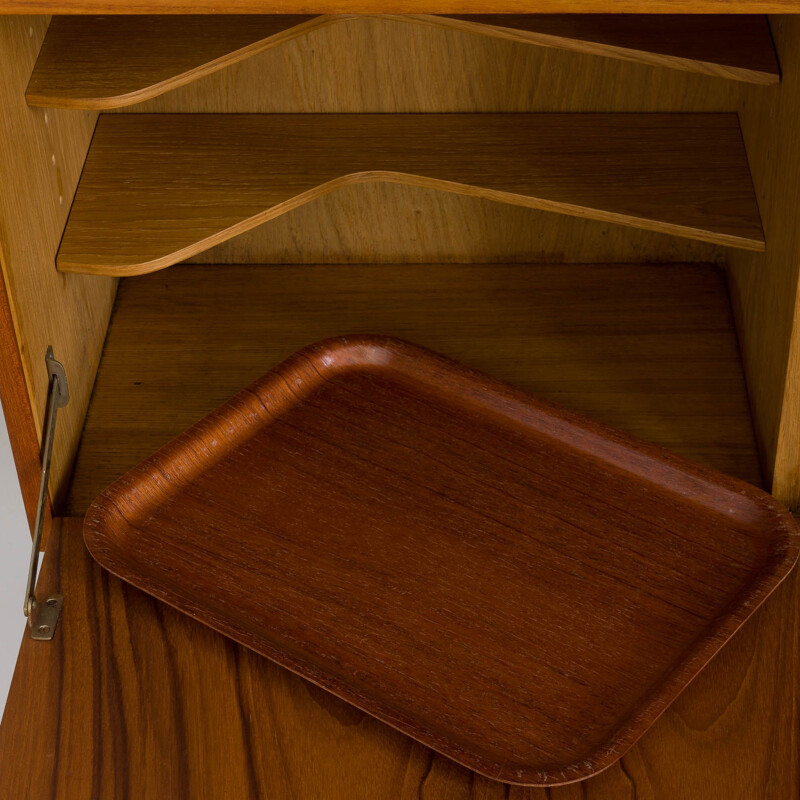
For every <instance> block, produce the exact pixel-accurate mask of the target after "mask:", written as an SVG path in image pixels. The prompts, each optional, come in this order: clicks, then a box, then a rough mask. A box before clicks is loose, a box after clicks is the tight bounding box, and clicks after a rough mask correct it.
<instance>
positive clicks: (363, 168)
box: [56, 114, 765, 276]
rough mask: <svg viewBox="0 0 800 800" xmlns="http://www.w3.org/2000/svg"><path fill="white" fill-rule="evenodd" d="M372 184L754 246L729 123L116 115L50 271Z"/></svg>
mask: <svg viewBox="0 0 800 800" xmlns="http://www.w3.org/2000/svg"><path fill="white" fill-rule="evenodd" d="M383 182H389V183H400V184H404V185H411V186H421V187H424V188H428V189H436V190H437V191H439V190H440V191H446V192H453V193H456V194H461V195H465V196H467V197H481V198H485V199H488V200H494V201H498V202H505V203H509V204H512V205H518V206H525V207H528V208H537V209H540V210H543V211H550V212H554V213H560V214H566V215H568V216H573V217H583V218H587V219H594V220H602V221H606V222H613V223H618V224H621V225H628V226H631V227H634V228H639V229H644V230H652V231H658V232H661V233H669V234H673V235H677V236H684V237H687V238H689V239H696V240H699V241H706V242H711V243H714V244H722V245H728V246H732V247H742V248H744V249H746V250H755V251H760V250H763V249H764V246H765V245H764V237H763V232H762V230H761V221H760V217H759V213H758V205H757V203H756V198H755V194H754V192H753V186H752V182H751V179H750V173H749V170H748V166H747V156H746V153H745V150H744V145H743V143H742V137H741V132H740V130H739V123H738V120H737V118H736V116H735V115H733V114H392V115H388V114H357V115H355V114H279V115H272V114H264V115H261V114H244V115H230V114H224V115H223V114H202V115H201V114H192V115H173V114H125V115H102V116H101V117H100V120H99V121H98V124H97V130H96V131H95V136H94V139H93V140H92V146H91V148H90V150H89V155H88V157H87V160H86V165H85V167H84V171H83V174H82V176H81V182H80V184H79V186H78V191H77V193H76V195H75V200H74V202H73V205H72V210H71V212H70V216H69V220H68V221H67V227H66V230H65V231H64V237H63V239H62V242H61V247H60V249H59V253H58V256H57V259H56V263H57V266H58V268H59V269H60V270H62V271H67V272H84V273H95V274H106V275H116V276H123V275H138V274H142V273H146V272H153V271H155V270H158V269H162V268H164V267H168V266H171V265H172V264H175V263H178V262H179V261H182V260H184V259H186V258H189V257H191V256H194V255H197V254H198V253H201V252H203V251H205V250H208V249H209V248H211V247H213V246H214V245H217V244H220V243H221V242H224V241H227V240H229V239H232V238H233V237H234V236H237V235H238V234H242V233H245V232H247V231H249V230H252V229H253V228H255V227H257V226H259V225H262V224H263V223H265V222H267V221H269V220H270V219H274V218H275V217H278V216H280V215H282V214H284V213H286V212H288V211H291V210H292V209H293V208H297V207H298V206H301V205H305V204H306V203H309V202H311V201H312V200H314V199H316V198H318V197H321V196H323V195H327V194H329V193H331V192H334V191H335V190H336V189H339V188H342V187H346V186H356V185H360V184H364V183H383ZM420 213H424V210H422V211H421V212H420Z"/></svg>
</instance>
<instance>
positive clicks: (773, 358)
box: [729, 16, 800, 508]
mask: <svg viewBox="0 0 800 800" xmlns="http://www.w3.org/2000/svg"><path fill="white" fill-rule="evenodd" d="M772 28H773V33H774V36H775V43H776V46H777V48H778V53H779V56H780V59H781V66H782V71H783V81H782V83H781V84H780V86H777V87H763V89H764V90H763V91H760V92H752V93H747V94H746V95H745V97H744V98H743V101H742V103H741V108H740V112H739V116H740V121H741V126H742V133H743V136H744V139H745V144H746V146H747V153H748V159H749V162H750V169H751V172H752V175H753V181H754V185H755V188H756V193H757V197H758V202H759V205H760V211H761V217H762V222H763V225H764V233H765V236H766V239H767V250H766V253H764V254H763V255H760V256H758V257H756V258H752V257H750V255H749V254H746V253H734V252H733V251H730V252H729V266H730V269H729V281H730V288H731V295H732V298H733V301H734V310H735V312H736V316H737V327H738V331H739V340H740V344H741V349H742V357H743V362H744V367H745V373H746V376H747V380H748V390H749V394H750V403H751V407H752V412H753V420H754V424H755V427H756V431H757V433H758V437H759V444H760V448H761V455H762V461H763V464H764V467H765V474H766V477H767V480H768V484H767V485H770V483H771V486H772V491H773V493H774V494H775V495H776V496H777V497H778V498H779V499H781V500H782V501H783V502H785V503H786V504H787V505H789V506H790V507H793V508H797V507H798V504H800V324H798V322H796V321H795V320H796V317H797V315H798V313H800V312H799V311H798V305H797V289H798V271H799V270H800V18H798V17H788V16H787V17H780V18H773V19H772ZM790 356H791V360H790Z"/></svg>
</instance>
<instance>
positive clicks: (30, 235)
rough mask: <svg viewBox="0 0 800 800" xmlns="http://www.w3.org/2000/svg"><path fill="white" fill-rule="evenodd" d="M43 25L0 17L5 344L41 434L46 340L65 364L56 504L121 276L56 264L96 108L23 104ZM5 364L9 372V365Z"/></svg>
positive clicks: (12, 399) (26, 441) (18, 420)
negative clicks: (66, 395)
mask: <svg viewBox="0 0 800 800" xmlns="http://www.w3.org/2000/svg"><path fill="white" fill-rule="evenodd" d="M47 24H48V19H47V18H46V17H27V18H24V17H0V109H2V113H0V247H2V251H3V257H4V258H3V262H2V268H3V277H4V279H5V286H6V289H7V292H8V300H9V312H10V316H11V319H12V321H13V329H14V331H15V333H16V342H8V341H4V342H3V345H2V351H3V352H5V351H6V350H9V351H10V352H11V351H12V350H13V348H14V347H16V348H17V349H18V354H19V356H21V361H22V369H23V372H24V377H25V382H26V384H27V391H28V398H29V404H30V406H31V408H32V410H33V422H32V424H33V425H34V426H35V428H36V432H37V437H40V435H41V430H40V428H41V420H42V418H43V416H44V407H45V400H46V397H47V388H48V378H47V372H46V369H45V366H44V354H45V351H46V349H47V345H48V344H51V345H52V346H53V350H54V352H55V356H56V358H58V359H59V360H60V361H62V362H63V364H64V366H65V367H66V370H67V374H68V377H69V382H70V393H71V399H70V403H69V405H68V406H67V407H66V408H64V409H63V410H62V411H61V412H60V413H59V419H58V431H57V435H56V442H55V448H54V452H53V466H52V473H51V491H52V494H53V500H54V502H55V504H56V505H57V504H58V501H59V498H60V497H62V496H63V493H64V491H65V489H66V483H67V481H68V479H69V473H70V470H71V467H72V461H73V458H74V454H75V450H76V448H77V445H78V440H79V438H80V434H81V430H82V427H83V419H84V416H85V414H86V408H87V405H88V401H89V395H90V393H91V390H92V385H93V383H94V375H95V371H96V369H97V364H98V362H99V359H100V352H101V349H102V346H103V340H104V337H105V331H106V327H107V325H108V319H109V315H110V313H111V305H112V303H113V299H114V291H115V281H114V279H112V278H104V277H89V276H83V275H61V274H59V273H58V272H57V271H56V268H55V255H56V250H57V249H58V243H59V241H60V238H61V233H62V231H63V229H64V224H65V222H66V219H67V215H68V213H69V208H70V203H71V202H72V195H73V193H74V191H75V187H76V185H77V182H78V178H79V176H80V172H81V169H82V166H83V161H84V159H85V156H86V151H87V149H88V147H89V142H90V140H91V136H92V132H93V130H94V124H95V121H96V114H94V113H93V112H92V113H87V112H84V111H61V110H57V109H47V110H44V109H33V108H28V106H27V105H26V103H25V87H26V85H27V82H28V78H29V76H30V74H31V71H32V69H33V65H34V63H35V61H36V56H37V54H38V52H39V47H40V45H41V41H42V39H43V37H44V34H45V31H46V29H47ZM3 335H4V336H6V337H10V335H11V331H10V330H3ZM11 370H12V371H13V364H12V365H11ZM4 371H8V370H6V367H5V365H4ZM9 380H10V379H9ZM9 380H5V381H4V382H3V385H2V389H3V401H4V405H7V406H8V407H10V408H12V409H17V406H18V405H19V403H20V398H19V396H18V394H13V393H9V390H8V388H7V384H8V383H9ZM15 391H16V392H18V388H17V389H16V390H15ZM21 410H22V409H18V410H17V411H15V412H14V413H12V414H11V417H10V419H9V427H10V428H11V430H10V431H9V433H10V435H11V437H12V441H14V440H15V439H16V440H17V442H18V443H19V446H20V447H24V448H25V453H24V455H22V456H17V464H18V467H19V468H20V480H21V482H22V483H23V485H24V484H25V483H26V482H28V481H29V480H30V477H29V474H28V473H29V470H30V469H31V466H30V464H31V462H32V460H33V461H34V462H38V444H37V445H36V453H35V454H34V453H32V452H31V449H32V446H33V444H34V442H33V441H31V437H30V425H31V420H30V417H28V418H27V420H26V419H24V415H22V414H21ZM26 427H27V428H28V431H27V432H26V431H25V428H26ZM23 465H24V466H23ZM27 500H28V496H27V495H26V501H27ZM30 512H31V509H30V507H28V513H29V514H30Z"/></svg>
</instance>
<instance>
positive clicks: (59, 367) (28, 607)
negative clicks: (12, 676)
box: [23, 347, 69, 641]
mask: <svg viewBox="0 0 800 800" xmlns="http://www.w3.org/2000/svg"><path fill="white" fill-rule="evenodd" d="M44 360H45V364H46V366H47V374H48V376H49V377H50V385H49V387H48V389H47V407H46V409H45V414H44V432H43V434H42V477H41V481H40V483H39V500H38V502H37V504H36V522H35V523H34V526H33V544H32V546H31V563H30V566H29V567H28V588H27V591H26V593H25V605H24V607H23V610H24V612H25V616H26V617H27V618H28V630H29V631H30V635H31V638H32V639H37V640H40V641H50V640H51V639H52V638H53V636H54V635H55V632H56V626H57V625H58V620H59V618H60V617H61V607H62V606H63V604H64V598H63V596H62V595H60V594H51V595H48V596H47V597H45V598H44V599H42V600H37V599H36V573H37V572H38V570H39V549H40V548H41V546H42V529H43V528H44V514H45V509H46V508H47V490H48V485H49V483H50V460H51V458H52V456H53V437H54V435H55V430H56V417H57V416H58V409H59V408H63V407H64V406H65V405H67V403H69V387H68V386H67V373H66V372H65V371H64V366H63V364H61V362H59V361H56V359H55V358H54V356H53V348H52V347H48V348H47V353H46V354H45V357H44Z"/></svg>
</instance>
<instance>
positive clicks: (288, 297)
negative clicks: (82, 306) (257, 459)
mask: <svg viewBox="0 0 800 800" xmlns="http://www.w3.org/2000/svg"><path fill="white" fill-rule="evenodd" d="M365 332H373V333H381V334H386V335H392V336H399V337H401V338H404V339H408V340H411V341H413V342H415V343H417V344H421V345H424V346H426V347H430V348H432V349H434V350H437V351H439V352H442V353H444V354H445V355H447V356H450V357H451V358H454V359H457V360H459V361H461V362H463V363H465V364H467V365H469V366H471V367H474V368H476V369H480V370H482V371H484V372H486V373H487V374H489V375H492V376H493V377H496V378H500V379H503V380H506V381H508V382H510V383H512V384H514V385H515V386H517V387H519V388H521V389H524V390H525V391H529V392H531V393H533V394H537V395H539V396H541V397H544V398H546V399H549V400H552V401H554V402H557V403H559V404H561V405H564V406H566V407H568V408H571V409H573V410H576V411H579V412H583V413H585V414H588V415H589V416H592V417H594V418H596V419H599V420H601V421H603V422H606V423H608V424H610V425H613V426H614V427H617V428H621V429H622V430H625V431H628V432H629V433H632V434H634V435H636V436H639V437H640V438H643V439H645V440H648V441H652V442H654V443H656V444H659V445H661V446H663V447H666V448H668V449H670V450H673V451H675V452H677V453H680V454H682V455H685V456H688V457H689V458H692V459H694V460H696V461H700V462H701V463H703V464H707V465H709V466H712V467H715V468H716V469H719V470H721V471H723V472H728V473H730V474H732V475H735V476H737V477H740V478H742V479H744V480H747V481H749V482H751V483H754V484H759V483H760V473H759V466H758V461H757V458H756V456H755V445H754V441H753V432H752V426H751V422H750V417H749V411H748V404H747V394H746V391H745V385H744V381H743V378H742V374H741V367H740V364H739V354H738V347H737V342H736V333H735V331H734V327H733V320H732V317H731V312H730V308H729V304H728V297H727V291H726V286H725V280H724V277H723V275H722V274H721V272H720V271H718V270H717V269H716V268H714V267H709V266H704V265H693V266H686V265H674V266H673V265H666V266H655V267H653V266H640V265H618V266H615V265H612V266H609V265H603V264H591V265H579V266H565V265H552V266H549V265H548V266H545V265H535V266H528V265H524V264H521V265H501V264H497V265H479V266H476V265H453V264H449V265H430V264H428V265H358V266H351V265H347V266H345V265H338V266H337V265H331V266H308V265H303V266H233V265H224V266H223V265H219V266H202V265H186V266H178V267H173V268H171V269H170V270H168V271H166V272H164V273H156V274H154V275H150V276H145V277H142V278H132V279H126V280H125V281H124V282H123V283H122V284H121V285H120V289H119V294H118V297H117V303H116V309H115V313H114V315H113V318H112V321H111V325H110V328H109V333H108V337H107V340H106V347H105V354H104V357H103V360H102V363H101V366H100V370H99V374H98V378H97V382H96V385H95V390H94V394H93V398H92V403H91V408H90V410H89V413H88V417H87V424H86V427H85V430H84V434H83V439H82V443H81V447H80V450H79V453H78V457H77V462H76V468H75V471H74V474H73V480H72V484H71V489H70V495H69V499H68V502H67V508H68V510H69V513H72V514H83V513H84V512H85V511H86V509H87V508H88V506H89V503H90V502H91V501H92V500H93V499H94V497H95V496H96V495H97V494H98V493H99V492H100V491H101V490H102V489H103V488H104V487H105V486H107V485H108V484H109V483H111V482H112V481H114V480H115V479H117V478H118V477H119V476H120V475H122V474H123V473H124V472H126V471H127V470H128V469H130V468H131V467H133V466H134V465H135V464H137V463H138V462H139V461H142V460H143V459H144V458H146V457H147V456H149V455H150V454H152V453H153V452H155V451H156V450H157V449H158V448H159V447H161V446H162V445H164V444H165V443H166V442H168V441H169V440H170V439H171V438H172V437H174V436H177V435H178V434H179V433H180V432H181V431H183V430H184V429H185V428H187V427H189V426H190V425H192V424H193V423H194V422H196V421H197V420H198V419H200V418H201V417H203V416H204V415H205V414H207V413H209V412H210V411H211V410H212V409H214V408H216V407H217V406H218V405H220V404H221V403H223V402H224V401H225V400H227V399H228V398H229V397H231V396H232V395H233V394H235V393H236V392H237V391H239V390H240V389H241V388H243V387H244V386H246V385H247V384H248V383H251V382H252V381H254V380H255V379H256V378H258V377H259V375H261V374H263V373H264V372H265V371H266V370H268V369H269V368H271V367H273V366H275V365H276V364H277V363H279V362H280V361H282V360H283V359H285V358H287V357H288V356H289V355H291V353H293V352H294V351H295V350H298V349H299V348H301V347H304V346H305V345H307V344H310V343H312V342H314V341H317V340H320V339H324V338H326V337H329V336H337V335H341V334H347V333H365Z"/></svg>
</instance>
